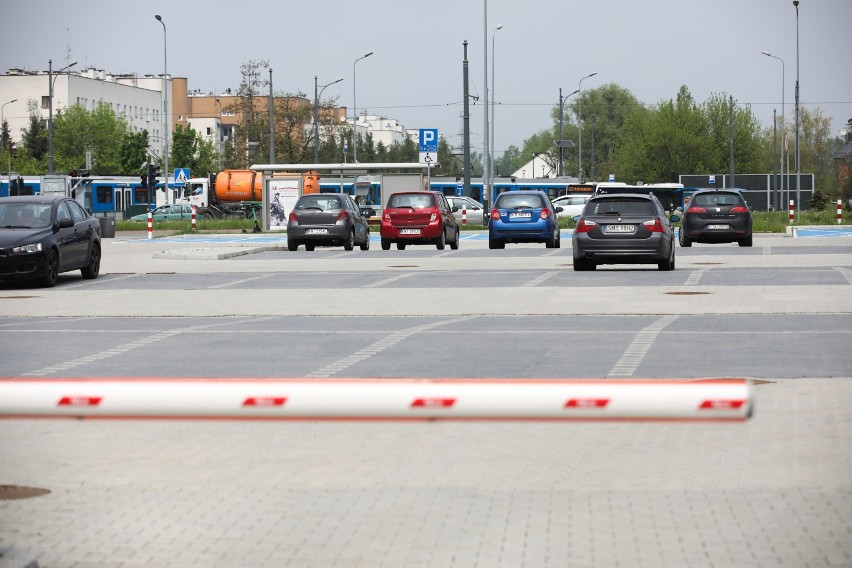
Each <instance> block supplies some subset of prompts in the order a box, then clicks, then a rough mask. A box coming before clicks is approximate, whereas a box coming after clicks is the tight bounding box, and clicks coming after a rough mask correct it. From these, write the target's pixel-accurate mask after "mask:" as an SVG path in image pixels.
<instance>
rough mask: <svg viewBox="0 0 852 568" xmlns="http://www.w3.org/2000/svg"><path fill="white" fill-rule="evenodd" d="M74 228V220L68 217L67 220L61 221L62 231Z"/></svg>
mask: <svg viewBox="0 0 852 568" xmlns="http://www.w3.org/2000/svg"><path fill="white" fill-rule="evenodd" d="M73 226H74V221H73V219H69V218H68V217H65V218H63V219H60V220H59V228H60V229H69V228H71V227H73Z"/></svg>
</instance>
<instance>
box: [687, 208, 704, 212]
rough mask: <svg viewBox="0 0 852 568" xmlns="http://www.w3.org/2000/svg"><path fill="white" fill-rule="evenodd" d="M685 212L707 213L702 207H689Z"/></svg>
mask: <svg viewBox="0 0 852 568" xmlns="http://www.w3.org/2000/svg"><path fill="white" fill-rule="evenodd" d="M686 212H687V213H707V210H706V209H704V208H703V207H690V208H689V209H687V210H686Z"/></svg>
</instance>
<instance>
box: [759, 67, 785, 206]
mask: <svg viewBox="0 0 852 568" xmlns="http://www.w3.org/2000/svg"><path fill="white" fill-rule="evenodd" d="M760 53H762V54H763V55H765V56H766V57H771V58H772V59H777V60H778V61H780V62H781V140H784V84H785V83H784V60H783V59H781V58H780V57H778V56H777V55H772V54H771V53H769V52H768V51H761V52H760ZM780 192H781V198H782V199H783V198H784V152H783V151H782V152H781V188H780ZM775 209H776V210H777V209H781V203H775Z"/></svg>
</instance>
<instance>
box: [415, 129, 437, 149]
mask: <svg viewBox="0 0 852 568" xmlns="http://www.w3.org/2000/svg"><path fill="white" fill-rule="evenodd" d="M419 151H420V152H437V151H438V129H437V128H421V129H420V149H419Z"/></svg>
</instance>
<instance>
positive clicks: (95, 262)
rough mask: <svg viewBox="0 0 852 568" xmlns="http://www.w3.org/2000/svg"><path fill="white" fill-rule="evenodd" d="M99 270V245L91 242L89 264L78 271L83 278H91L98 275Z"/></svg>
mask: <svg viewBox="0 0 852 568" xmlns="http://www.w3.org/2000/svg"><path fill="white" fill-rule="evenodd" d="M100 271H101V245H99V244H98V243H92V250H91V251H89V264H88V266H86V267H85V268H83V269H82V270H81V271H80V272H81V273H82V274H83V278H87V279H89V280H93V279H95V278H97V277H98V274H99V273H100Z"/></svg>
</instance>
